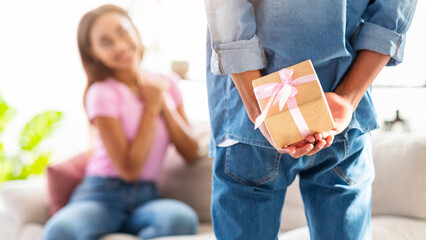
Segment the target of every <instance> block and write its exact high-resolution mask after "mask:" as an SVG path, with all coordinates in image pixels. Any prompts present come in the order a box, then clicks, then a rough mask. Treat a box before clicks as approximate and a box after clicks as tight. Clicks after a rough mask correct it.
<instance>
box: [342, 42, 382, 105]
mask: <svg viewBox="0 0 426 240" xmlns="http://www.w3.org/2000/svg"><path fill="white" fill-rule="evenodd" d="M389 59H390V56H388V55H383V54H380V53H377V52H373V51H368V50H362V51H359V52H358V55H357V56H356V58H355V60H354V62H353V63H352V66H351V67H350V68H349V70H348V71H347V73H346V75H345V77H344V79H343V81H342V82H341V83H340V84H339V86H337V88H336V90H334V92H335V93H336V94H338V95H339V96H341V97H343V98H344V99H346V100H347V101H348V102H349V103H350V104H351V105H352V107H353V111H355V109H356V108H357V106H358V103H359V101H361V98H362V96H364V94H365V92H366V91H367V89H368V88H369V87H370V86H371V84H372V83H373V81H374V79H376V77H377V75H378V74H379V73H380V71H381V70H382V69H383V67H384V66H386V63H387V62H388V61H389Z"/></svg>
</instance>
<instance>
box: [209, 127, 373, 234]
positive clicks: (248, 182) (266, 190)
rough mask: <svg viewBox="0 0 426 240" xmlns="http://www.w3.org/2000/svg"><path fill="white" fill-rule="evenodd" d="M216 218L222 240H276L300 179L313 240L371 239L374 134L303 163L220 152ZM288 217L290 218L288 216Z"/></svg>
mask: <svg viewBox="0 0 426 240" xmlns="http://www.w3.org/2000/svg"><path fill="white" fill-rule="evenodd" d="M213 173H214V175H213V185H212V187H213V188H212V192H213V194H212V217H213V228H214V231H215V234H216V237H217V239H218V240H227V239H233V240H260V239H262V240H276V239H278V237H277V236H278V231H279V226H280V222H281V210H282V206H283V204H284V198H285V194H286V189H287V187H288V186H289V185H290V184H291V183H292V182H293V181H294V179H295V177H296V176H297V175H298V176H299V179H300V190H301V193H302V198H303V202H304V206H305V212H306V216H307V219H308V225H309V230H310V235H311V239H312V240H322V239H323V240H369V239H371V229H370V220H371V219H370V218H371V183H372V181H373V179H374V165H373V159H372V152H371V134H370V133H362V132H361V131H359V130H357V129H353V130H351V131H349V132H348V138H347V139H345V140H343V141H340V142H335V143H333V144H332V146H330V147H329V148H326V149H323V150H321V151H320V152H319V153H317V154H315V155H312V156H304V157H301V158H298V159H294V158H292V157H290V156H289V155H288V154H283V155H281V154H280V153H278V152H277V151H276V150H274V149H269V148H264V147H258V146H254V145H249V144H245V143H237V144H235V145H232V146H229V147H217V149H216V158H215V161H214V165H213ZM284 217H286V216H284Z"/></svg>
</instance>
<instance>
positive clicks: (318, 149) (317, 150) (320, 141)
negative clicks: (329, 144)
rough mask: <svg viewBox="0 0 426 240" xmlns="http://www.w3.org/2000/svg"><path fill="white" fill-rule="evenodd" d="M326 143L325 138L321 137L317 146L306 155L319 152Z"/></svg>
mask: <svg viewBox="0 0 426 240" xmlns="http://www.w3.org/2000/svg"><path fill="white" fill-rule="evenodd" d="M325 145H326V141H325V140H324V139H321V140H319V141H318V143H317V144H316V145H315V147H314V148H313V149H312V150H311V151H310V152H308V153H307V154H306V155H307V156H311V155H314V154H315V153H317V152H319V151H320V150H321V149H323V148H324V147H325Z"/></svg>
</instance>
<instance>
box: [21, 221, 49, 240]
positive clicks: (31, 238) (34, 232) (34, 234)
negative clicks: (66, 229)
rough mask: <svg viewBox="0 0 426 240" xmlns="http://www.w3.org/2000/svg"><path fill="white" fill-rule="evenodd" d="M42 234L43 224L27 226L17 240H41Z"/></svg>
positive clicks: (22, 229)
mask: <svg viewBox="0 0 426 240" xmlns="http://www.w3.org/2000/svg"><path fill="white" fill-rule="evenodd" d="M42 234H43V226H42V225H41V224H36V223H30V224H25V225H24V226H23V227H22V228H21V230H20V232H19V236H18V238H17V240H41V237H42Z"/></svg>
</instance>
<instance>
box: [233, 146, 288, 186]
mask: <svg viewBox="0 0 426 240" xmlns="http://www.w3.org/2000/svg"><path fill="white" fill-rule="evenodd" d="M229 151H230V147H227V148H226V160H225V173H226V174H227V175H228V176H230V177H231V178H233V179H234V180H236V181H237V182H239V183H241V184H243V185H246V186H259V185H261V184H264V183H267V182H269V181H271V180H273V179H274V178H275V177H276V176H278V167H279V162H280V161H279V159H281V154H280V153H279V152H278V151H277V152H276V153H275V159H274V169H273V171H272V173H271V174H269V175H268V176H266V177H264V178H262V179H260V180H257V181H256V182H254V183H249V182H247V181H246V180H244V179H242V178H241V177H239V176H237V175H236V174H235V173H233V172H231V171H230V170H229Z"/></svg>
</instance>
